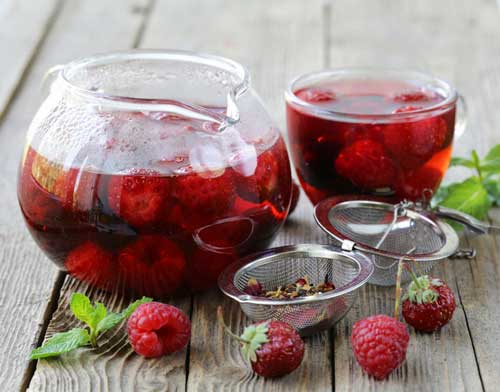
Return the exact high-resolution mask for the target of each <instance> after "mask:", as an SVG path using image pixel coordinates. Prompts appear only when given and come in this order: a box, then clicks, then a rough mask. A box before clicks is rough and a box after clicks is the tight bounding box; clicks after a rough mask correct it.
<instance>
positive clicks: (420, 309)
mask: <svg viewBox="0 0 500 392" xmlns="http://www.w3.org/2000/svg"><path fill="white" fill-rule="evenodd" d="M454 311H455V296H454V294H453V291H452V290H451V289H450V288H449V287H448V286H447V285H446V283H444V282H443V281H442V280H441V279H438V278H432V277H429V276H427V275H424V276H420V277H416V276H414V277H413V281H412V282H411V283H410V284H409V286H408V290H407V292H406V294H405V295H404V297H403V317H404V319H405V321H406V322H407V323H408V324H410V325H411V326H413V328H415V329H416V330H417V331H422V332H434V331H437V330H439V329H441V327H443V326H444V325H445V324H447V323H448V321H450V320H451V318H452V317H453V312H454Z"/></svg>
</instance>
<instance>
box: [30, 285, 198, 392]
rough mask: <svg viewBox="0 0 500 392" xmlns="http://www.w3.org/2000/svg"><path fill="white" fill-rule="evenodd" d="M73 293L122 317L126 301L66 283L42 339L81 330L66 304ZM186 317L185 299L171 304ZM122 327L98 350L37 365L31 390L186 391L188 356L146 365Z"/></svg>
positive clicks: (148, 361) (182, 353)
mask: <svg viewBox="0 0 500 392" xmlns="http://www.w3.org/2000/svg"><path fill="white" fill-rule="evenodd" d="M74 292H82V293H85V294H87V295H88V296H89V297H90V298H92V301H99V302H102V303H104V304H106V307H107V308H108V309H110V310H111V309H112V310H113V311H120V310H122V309H123V308H125V307H126V306H127V305H128V303H129V301H128V300H126V299H124V297H123V296H120V295H111V294H109V293H104V292H102V291H100V290H96V289H92V288H89V287H88V285H86V284H85V283H82V282H78V281H76V280H75V279H72V278H71V277H67V278H66V280H65V282H64V285H63V287H62V289H61V298H60V300H59V303H58V307H57V310H56V311H55V312H54V314H53V316H52V319H51V320H50V324H49V327H48V329H47V334H46V337H50V336H51V335H52V334H54V333H56V332H60V331H66V330H68V329H71V328H74V327H77V326H80V324H79V322H78V321H77V320H75V318H74V317H73V316H72V315H71V312H70V311H69V300H70V298H71V295H72V294H73V293H74ZM172 304H174V305H175V306H177V307H178V308H180V309H182V310H183V311H184V312H186V313H187V314H189V311H190V307H191V303H190V299H189V298H185V299H178V300H175V301H174V302H172ZM124 324H125V323H122V325H121V326H118V327H116V328H115V329H112V330H110V331H109V332H107V333H105V334H104V335H103V336H102V337H101V338H100V339H99V341H98V344H99V348H97V349H95V350H93V349H80V350H76V351H73V352H71V353H68V354H65V355H62V356H61V357H60V358H58V359H57V360H41V361H39V363H38V366H37V369H36V372H35V374H34V377H33V379H32V381H31V384H30V388H29V389H30V390H33V391H39V390H50V391H77V390H85V391H96V390H106V391H108V390H115V391H118V390H119V391H137V390H151V391H166V390H168V391H177V390H179V391H180V390H184V385H185V380H186V376H185V373H184V365H185V363H186V350H187V349H184V350H181V351H179V352H177V353H175V354H172V355H169V356H165V357H162V358H158V359H144V358H143V357H141V356H139V355H136V354H135V353H134V352H133V350H132V348H131V346H130V344H129V342H128V338H127V333H126V328H125V325H124Z"/></svg>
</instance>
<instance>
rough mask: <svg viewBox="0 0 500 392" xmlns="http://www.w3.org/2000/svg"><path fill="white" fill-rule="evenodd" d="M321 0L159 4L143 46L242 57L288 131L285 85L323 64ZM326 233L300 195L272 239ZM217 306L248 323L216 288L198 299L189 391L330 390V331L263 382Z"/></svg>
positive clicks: (236, 323) (237, 325) (237, 323)
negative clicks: (293, 367)
mask: <svg viewBox="0 0 500 392" xmlns="http://www.w3.org/2000/svg"><path fill="white" fill-rule="evenodd" d="M321 5H322V3H321V2H319V1H312V2H307V3H306V2H302V1H290V0H287V1H275V2H261V1H254V2H245V3H242V2H226V1H222V0H213V1H203V2H201V1H184V2H182V3H179V2H174V1H168V2H167V1H165V2H158V3H157V4H156V7H155V10H154V12H153V14H152V15H151V21H150V24H149V25H148V27H147V28H146V31H145V36H144V42H143V44H142V45H143V46H145V47H159V48H164V47H170V48H182V49H190V50H197V51H204V52H210V53H215V54H219V55H223V56H227V57H230V58H233V59H235V60H236V61H239V62H241V63H242V64H244V65H245V66H246V67H248V68H249V70H250V73H251V75H252V81H253V86H254V87H255V89H256V90H257V92H258V93H259V94H260V95H261V97H262V98H263V100H264V102H265V103H266V105H267V107H268V108H269V109H270V112H271V114H272V115H273V117H274V118H275V119H276V120H277V121H279V125H280V127H281V128H282V129H283V130H284V128H285V123H284V102H283V98H282V93H283V91H284V89H285V87H286V84H287V82H288V81H289V80H290V78H291V77H292V76H294V75H295V74H297V73H302V72H305V71H307V70H309V69H311V68H315V69H317V68H320V67H321V66H322V64H323V46H322V16H321V12H322V7H321ZM179 21H182V22H179ZM195 32H196V33H195ZM304 32H307V34H304ZM322 237H324V236H323V235H322V234H321V233H320V231H319V229H317V228H315V227H314V223H313V221H312V209H311V207H310V205H309V204H308V203H307V202H306V200H303V203H301V205H300V208H299V209H298V211H297V212H296V213H295V216H294V218H293V219H292V220H291V221H290V222H289V223H288V224H287V226H286V228H285V230H283V232H282V233H281V234H280V236H279V238H278V239H277V240H276V241H275V244H278V245H279V244H290V243H296V242H297V241H299V242H308V241H311V242H317V241H319V242H323V241H325V239H324V238H322ZM319 238H322V239H319ZM219 303H221V304H223V305H224V308H225V309H226V317H227V319H228V322H230V325H231V327H232V328H234V329H235V330H237V331H241V330H242V329H243V327H244V325H247V324H248V323H249V320H248V319H247V318H245V317H244V316H243V314H242V312H241V311H240V310H239V307H238V306H237V305H236V304H234V303H231V301H229V300H227V299H225V298H223V297H222V295H221V294H220V293H217V292H216V291H214V292H212V293H210V294H207V295H199V296H196V297H195V299H194V305H193V316H192V321H193V333H192V341H191V347H190V358H189V375H188V382H187V387H188V390H200V391H205V390H233V389H238V390H266V391H267V390H330V389H331V366H330V353H331V346H330V343H329V338H328V334H327V333H326V332H325V333H322V334H319V335H317V336H315V337H312V338H309V339H307V347H306V357H305V359H304V363H303V365H302V366H301V368H300V369H299V370H298V371H296V372H294V373H293V374H291V375H289V376H287V377H285V378H283V379H281V380H274V381H273V380H267V381H265V380H263V379H261V378H259V377H256V376H254V375H252V373H251V371H250V370H249V369H248V366H247V365H246V364H245V363H244V362H243V359H242V357H241V355H240V353H239V348H238V346H237V345H235V344H233V343H232V342H231V341H230V339H229V338H228V337H227V336H225V337H223V336H222V332H221V330H220V328H218V327H217V324H216V318H215V309H216V305H217V304H219Z"/></svg>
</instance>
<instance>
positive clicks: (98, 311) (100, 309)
mask: <svg viewBox="0 0 500 392" xmlns="http://www.w3.org/2000/svg"><path fill="white" fill-rule="evenodd" d="M107 314H108V311H107V310H106V307H105V306H104V305H103V304H102V303H100V302H96V303H95V317H94V324H95V325H97V324H98V323H99V321H101V320H102V319H103V318H105V317H106V315H107Z"/></svg>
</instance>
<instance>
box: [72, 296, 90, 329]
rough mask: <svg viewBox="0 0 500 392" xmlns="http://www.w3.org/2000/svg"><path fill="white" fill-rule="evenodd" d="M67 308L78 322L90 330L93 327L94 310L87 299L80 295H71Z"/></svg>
mask: <svg viewBox="0 0 500 392" xmlns="http://www.w3.org/2000/svg"><path fill="white" fill-rule="evenodd" d="M69 306H70V308H71V311H72V312H73V314H74V315H75V317H76V318H77V319H78V320H80V321H83V322H84V323H85V324H87V325H88V326H89V327H90V328H94V327H95V324H96V323H95V319H96V309H95V308H94V307H93V306H92V304H91V303H90V299H89V297H87V296H86V295H85V294H82V293H73V295H72V296H71V301H70V303H69Z"/></svg>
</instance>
